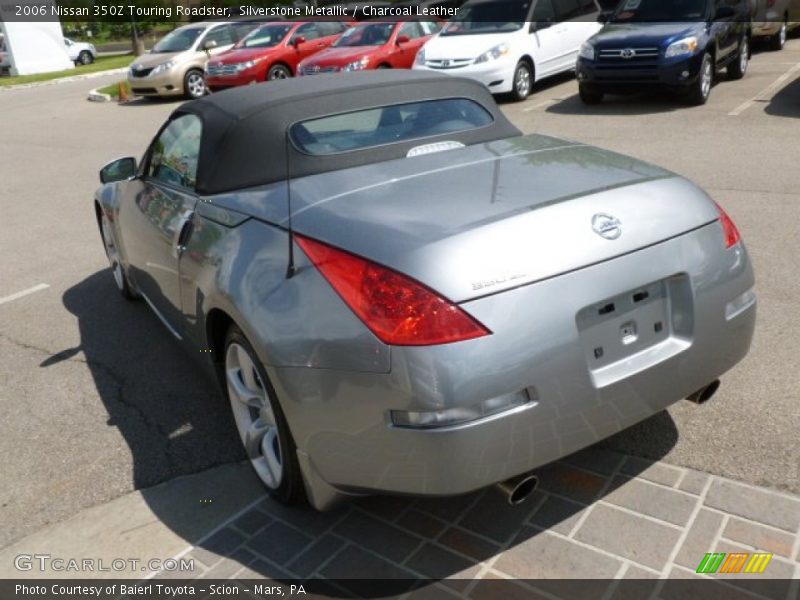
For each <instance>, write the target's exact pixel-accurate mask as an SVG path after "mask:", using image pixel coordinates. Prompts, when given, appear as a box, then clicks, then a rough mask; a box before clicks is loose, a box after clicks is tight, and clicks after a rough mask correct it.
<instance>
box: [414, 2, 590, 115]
mask: <svg viewBox="0 0 800 600" xmlns="http://www.w3.org/2000/svg"><path fill="white" fill-rule="evenodd" d="M599 13H600V7H599V6H598V5H597V4H596V2H595V0H471V1H469V2H467V3H466V4H465V5H464V6H462V7H461V10H460V11H459V14H458V20H457V21H451V22H450V23H448V24H447V25H446V26H445V27H444V29H442V31H441V33H439V35H437V36H436V37H434V38H432V39H431V40H430V41H428V43H427V44H425V46H423V48H422V49H421V50H420V51H419V53H418V54H417V58H416V61H415V63H414V68H415V69H427V70H430V71H442V72H446V73H450V74H452V75H460V76H463V77H469V78H472V79H476V80H478V81H480V82H481V83H483V84H484V85H486V87H488V88H489V91H490V92H492V93H493V94H504V93H509V92H510V93H511V94H512V95H513V97H514V98H515V99H517V100H524V99H525V98H527V97H528V95H529V94H530V93H531V89H532V87H533V84H534V82H536V81H539V80H540V79H542V78H544V77H549V76H551V75H555V74H557V73H563V72H564V71H570V70H574V69H575V61H576V59H577V57H578V50H579V49H580V47H581V44H582V43H583V42H585V41H586V40H587V39H588V38H589V37H591V36H592V35H594V34H595V33H596V32H597V31H598V30H599V29H600V25H599V24H598V22H597V15H598V14H599ZM514 17H517V18H518V19H519V20H517V21H508V18H514ZM501 19H505V20H501Z"/></svg>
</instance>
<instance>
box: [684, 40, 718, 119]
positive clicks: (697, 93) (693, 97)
mask: <svg viewBox="0 0 800 600" xmlns="http://www.w3.org/2000/svg"><path fill="white" fill-rule="evenodd" d="M713 83H714V60H713V59H712V58H711V54H709V53H708V52H706V53H705V54H704V55H703V62H702V63H701V65H700V74H699V75H698V76H697V80H696V81H695V82H694V83H693V84H692V86H691V87H690V88H689V93H688V95H687V99H688V100H689V103H690V104H693V105H695V106H702V105H703V104H705V103H706V102H708V97H709V96H710V95H711V86H712V85H713Z"/></svg>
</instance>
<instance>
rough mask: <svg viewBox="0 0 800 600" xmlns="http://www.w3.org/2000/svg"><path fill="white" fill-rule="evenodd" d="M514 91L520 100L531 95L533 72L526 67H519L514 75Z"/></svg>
mask: <svg viewBox="0 0 800 600" xmlns="http://www.w3.org/2000/svg"><path fill="white" fill-rule="evenodd" d="M514 89H516V91H517V95H518V96H519V97H520V98H525V97H526V96H528V94H530V93H531V72H530V71H529V70H528V68H527V67H526V66H525V65H520V66H519V67H517V72H516V74H515V75H514Z"/></svg>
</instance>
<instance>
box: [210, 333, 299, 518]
mask: <svg viewBox="0 0 800 600" xmlns="http://www.w3.org/2000/svg"><path fill="white" fill-rule="evenodd" d="M224 376H225V387H226V390H227V394H228V400H229V401H230V403H231V410H232V412H233V418H234V420H235V421H236V429H237V430H238V431H239V438H240V439H241V440H242V444H243V445H244V449H245V452H246V453H247V458H248V460H249V461H250V464H251V465H252V467H253V469H254V470H255V472H256V474H257V475H258V477H259V479H261V481H262V482H263V483H264V485H265V486H266V488H267V491H268V493H269V495H270V496H271V497H272V498H273V499H275V500H277V501H278V502H281V503H283V504H298V503H301V502H304V501H305V499H306V495H305V487H304V485H303V476H302V473H301V471H300V465H299V464H298V462H297V447H296V446H295V444H294V440H293V439H292V435H291V432H290V431H289V426H288V424H287V423H286V418H285V417H284V415H283V411H281V407H280V404H279V403H278V400H277V396H276V394H275V389H274V388H273V387H272V385H271V384H270V382H269V379H268V378H267V373H266V371H265V370H264V367H263V365H262V364H261V361H259V359H258V356H257V355H256V353H255V351H254V350H253V346H252V345H251V344H250V342H249V340H248V339H247V338H246V337H245V335H244V333H242V330H241V329H239V328H238V327H236V326H235V325H232V326H231V328H230V329H229V330H228V335H227V337H226V340H225V370H224Z"/></svg>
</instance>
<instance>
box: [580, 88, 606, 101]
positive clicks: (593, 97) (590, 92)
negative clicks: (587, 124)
mask: <svg viewBox="0 0 800 600" xmlns="http://www.w3.org/2000/svg"><path fill="white" fill-rule="evenodd" d="M578 95H579V96H580V98H581V102H583V103H584V104H589V105H592V104H600V103H601V102H602V101H603V96H604V95H605V94H603V92H601V91H598V90H596V89H594V88H592V87H589V86H587V85H585V84H578Z"/></svg>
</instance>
